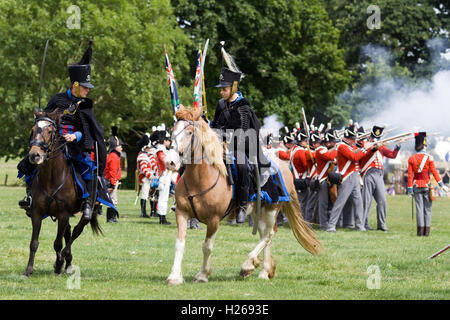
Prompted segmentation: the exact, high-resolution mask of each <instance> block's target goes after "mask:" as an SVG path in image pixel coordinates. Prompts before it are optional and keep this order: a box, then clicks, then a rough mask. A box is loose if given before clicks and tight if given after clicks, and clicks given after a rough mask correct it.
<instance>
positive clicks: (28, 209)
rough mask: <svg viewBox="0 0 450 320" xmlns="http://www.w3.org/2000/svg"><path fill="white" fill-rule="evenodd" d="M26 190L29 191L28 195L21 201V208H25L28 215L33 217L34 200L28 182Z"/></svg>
mask: <svg viewBox="0 0 450 320" xmlns="http://www.w3.org/2000/svg"><path fill="white" fill-rule="evenodd" d="M26 192H27V195H26V197H25V198H24V199H22V200H20V201H19V207H20V208H21V209H24V210H25V213H26V215H27V216H28V217H30V218H31V201H32V198H31V186H29V185H28V184H27V187H26Z"/></svg>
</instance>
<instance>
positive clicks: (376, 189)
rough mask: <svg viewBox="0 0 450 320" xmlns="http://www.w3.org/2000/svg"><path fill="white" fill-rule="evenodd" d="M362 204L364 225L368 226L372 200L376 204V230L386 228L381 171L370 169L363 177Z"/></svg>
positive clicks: (384, 193) (384, 196) (384, 198)
mask: <svg viewBox="0 0 450 320" xmlns="http://www.w3.org/2000/svg"><path fill="white" fill-rule="evenodd" d="M362 197H363V203H364V223H365V226H366V228H367V227H368V226H369V215H370V208H371V207H372V201H373V198H375V201H376V202H377V228H386V205H387V202H386V191H385V190H384V180H383V170H380V169H375V168H371V169H369V170H368V171H367V172H366V174H365V176H364V186H363V190H362Z"/></svg>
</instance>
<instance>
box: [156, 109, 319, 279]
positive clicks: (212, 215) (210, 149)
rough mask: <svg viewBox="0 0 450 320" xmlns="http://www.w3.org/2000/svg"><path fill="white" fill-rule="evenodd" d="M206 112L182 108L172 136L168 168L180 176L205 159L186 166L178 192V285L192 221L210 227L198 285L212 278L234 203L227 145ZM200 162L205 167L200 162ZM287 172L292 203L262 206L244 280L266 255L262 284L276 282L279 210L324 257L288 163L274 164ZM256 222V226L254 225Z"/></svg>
mask: <svg viewBox="0 0 450 320" xmlns="http://www.w3.org/2000/svg"><path fill="white" fill-rule="evenodd" d="M201 113H202V111H201V110H197V111H191V110H188V109H186V108H184V107H181V108H180V109H179V111H178V112H177V113H176V117H177V120H178V121H177V123H176V124H175V127H174V128H173V132H172V147H171V150H170V151H169V153H168V155H167V157H166V160H165V162H166V166H167V167H168V168H169V169H171V170H178V169H179V167H180V165H181V162H182V160H181V159H182V157H183V158H184V159H186V155H188V156H189V157H191V159H192V158H195V154H196V153H197V152H196V151H195V150H198V148H200V149H201V150H202V152H201V155H202V157H201V158H197V159H194V161H186V162H189V163H187V164H186V163H185V164H186V169H185V171H184V173H183V175H182V176H181V178H180V181H179V182H178V184H177V186H176V187H175V198H176V203H177V205H176V209H175V215H176V221H177V226H178V235H177V238H176V242H175V259H174V264H173V267H172V272H171V273H170V275H169V277H168V279H167V281H168V284H172V285H178V284H181V283H182V282H183V275H182V272H181V262H182V259H183V254H184V248H185V238H186V224H187V219H188V218H192V217H194V216H195V217H197V218H198V219H199V220H200V222H203V223H205V224H206V226H207V230H206V238H205V241H204V242H203V245H202V249H203V264H202V266H201V269H200V272H199V273H198V274H197V275H196V276H195V281H196V282H207V281H208V276H209V275H210V274H211V273H212V268H211V253H212V249H213V243H214V238H215V236H216V232H217V229H218V227H219V222H220V220H221V219H222V218H223V216H224V215H225V212H226V211H227V209H228V208H229V204H230V203H231V198H232V193H233V191H232V186H230V185H229V184H228V183H227V171H226V167H225V164H224V162H223V145H222V143H221V141H219V138H218V136H217V135H216V134H215V133H214V131H213V130H212V129H211V128H210V127H209V126H208V124H207V123H206V122H205V121H204V120H203V119H202V118H200V116H201ZM199 160H200V161H199ZM273 161H276V163H277V164H278V166H279V168H280V171H281V172H282V175H283V179H284V181H285V184H286V188H287V190H288V192H289V195H290V198H291V200H290V202H280V203H274V204H265V203H263V204H262V206H261V217H260V218H259V222H258V232H259V235H260V240H259V242H258V244H257V245H256V247H255V248H254V249H253V250H252V251H251V252H250V254H249V255H248V257H247V259H246V260H245V262H244V263H243V264H242V267H241V271H240V275H241V276H243V277H246V276H249V275H250V274H252V272H253V271H254V270H255V268H257V267H258V266H259V264H260V261H259V259H258V256H259V254H260V253H261V252H263V266H262V271H261V272H260V274H259V278H263V279H269V278H272V277H274V276H275V262H274V260H273V258H272V255H271V253H270V243H271V240H272V237H273V236H274V234H275V231H276V223H275V222H276V216H277V214H278V212H279V211H280V209H283V212H284V213H285V214H286V215H287V217H288V220H289V223H290V226H291V228H292V231H293V233H294V236H295V237H296V239H297V241H298V242H299V243H300V244H301V245H302V246H303V247H304V248H305V249H306V250H307V251H308V252H310V253H311V254H313V255H316V254H318V253H320V252H321V251H322V250H323V248H322V246H321V243H320V242H319V240H318V239H317V238H316V235H315V233H314V232H313V231H312V230H311V229H310V227H309V226H308V225H307V224H306V223H305V222H304V221H303V219H302V218H301V213H300V205H299V201H298V199H297V194H296V191H295V188H294V183H293V178H292V174H291V172H290V170H289V168H288V166H287V164H286V163H283V162H281V161H278V160H276V159H273ZM248 209H249V210H248V211H247V212H248V213H250V214H252V216H253V218H254V219H255V212H256V203H255V202H252V203H250V204H249V207H248ZM254 221H256V220H254Z"/></svg>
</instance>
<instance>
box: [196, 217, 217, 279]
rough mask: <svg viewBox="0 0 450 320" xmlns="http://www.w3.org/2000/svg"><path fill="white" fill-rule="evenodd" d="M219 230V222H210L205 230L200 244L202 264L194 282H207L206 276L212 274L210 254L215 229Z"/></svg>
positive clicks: (215, 220)
mask: <svg viewBox="0 0 450 320" xmlns="http://www.w3.org/2000/svg"><path fill="white" fill-rule="evenodd" d="M218 228H219V220H218V219H214V221H211V222H210V223H209V224H208V226H207V229H206V238H205V241H204V242H203V244H202V251H203V263H202V267H201V269H200V272H199V273H198V274H197V275H196V276H195V280H194V281H195V282H208V276H210V275H211V273H212V268H211V253H212V249H213V245H214V239H215V238H216V233H217V229H218Z"/></svg>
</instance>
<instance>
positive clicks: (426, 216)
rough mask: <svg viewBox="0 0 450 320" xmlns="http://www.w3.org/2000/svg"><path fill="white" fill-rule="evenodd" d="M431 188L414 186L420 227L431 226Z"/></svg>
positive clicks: (417, 218)
mask: <svg viewBox="0 0 450 320" xmlns="http://www.w3.org/2000/svg"><path fill="white" fill-rule="evenodd" d="M429 192H430V189H428V188H417V187H414V200H415V201H416V220H417V226H418V227H430V226H431V206H432V204H433V202H432V201H431V200H430V193H429Z"/></svg>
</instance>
